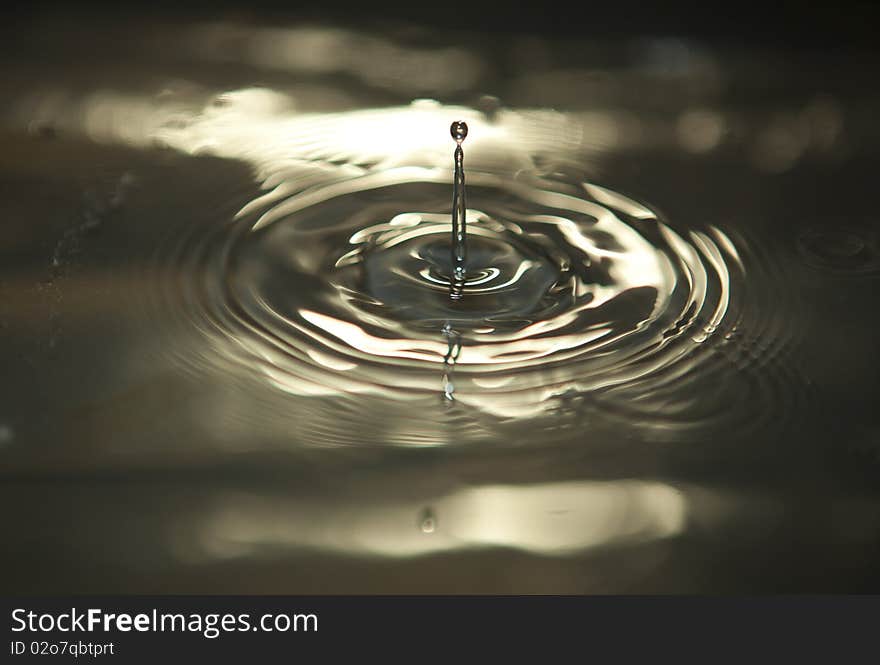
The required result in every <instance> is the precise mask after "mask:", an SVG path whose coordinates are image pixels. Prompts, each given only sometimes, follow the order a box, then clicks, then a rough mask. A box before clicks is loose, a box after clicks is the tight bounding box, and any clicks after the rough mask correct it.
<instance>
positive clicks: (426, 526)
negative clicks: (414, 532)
mask: <svg viewBox="0 0 880 665" xmlns="http://www.w3.org/2000/svg"><path fill="white" fill-rule="evenodd" d="M419 529H420V530H421V532H422V533H434V531H436V530H437V515H436V514H435V513H434V510H433V509H432V508H431V507H427V508H425V509H424V510H422V512H421V513H420V514H419Z"/></svg>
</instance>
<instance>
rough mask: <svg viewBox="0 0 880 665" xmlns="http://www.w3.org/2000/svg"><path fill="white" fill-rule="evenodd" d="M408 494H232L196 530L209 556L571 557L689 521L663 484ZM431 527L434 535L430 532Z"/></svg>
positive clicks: (658, 534) (655, 535)
mask: <svg viewBox="0 0 880 665" xmlns="http://www.w3.org/2000/svg"><path fill="white" fill-rule="evenodd" d="M412 505H413V504H412V502H398V503H389V502H381V503H378V504H376V505H367V506H354V505H344V504H343V505H341V506H333V505H332V503H331V504H330V505H328V503H327V502H326V501H321V502H316V503H310V502H303V501H293V500H284V499H278V498H273V499H266V498H261V497H257V496H243V495H234V496H230V497H229V498H228V499H227V500H226V501H224V502H223V503H222V504H221V505H220V506H218V508H217V509H216V511H215V512H214V513H213V515H211V516H209V517H208V518H207V519H206V521H205V523H204V524H203V525H202V526H201V527H200V529H199V545H200V547H201V551H202V555H203V556H207V557H212V558H214V557H216V558H221V559H223V558H228V557H253V556H258V557H259V556H265V555H266V554H268V553H272V552H274V553H275V554H276V555H277V554H278V551H279V548H283V549H301V548H318V549H321V550H329V551H338V552H341V553H348V554H355V553H356V554H366V555H370V556H384V557H411V556H422V555H426V554H433V553H437V552H442V551H447V550H458V549H470V548H492V547H503V548H512V549H517V550H523V551H526V552H531V553H535V554H542V555H544V556H571V555H574V554H576V553H578V552H581V551H584V550H588V549H592V548H596V547H603V546H614V545H617V546H620V545H624V544H630V545H632V544H637V543H643V542H649V541H652V540H658V539H663V538H669V537H672V536H675V535H677V534H679V533H681V531H682V530H683V528H684V526H685V522H686V519H687V503H686V500H685V497H684V496H683V495H682V493H681V492H679V491H677V490H676V489H674V488H672V487H669V486H668V485H664V484H662V483H650V482H641V481H613V482H611V481H609V482H600V481H590V482H586V481H584V482H563V483H547V484H541V485H531V486H510V485H489V486H484V487H471V488H467V489H463V490H459V491H456V492H453V493H450V494H447V495H444V496H438V497H433V498H431V499H430V505H431V508H430V509H428V510H426V511H422V512H420V513H419V515H418V523H416V521H415V519H414V511H413V507H412ZM426 536H429V537H426Z"/></svg>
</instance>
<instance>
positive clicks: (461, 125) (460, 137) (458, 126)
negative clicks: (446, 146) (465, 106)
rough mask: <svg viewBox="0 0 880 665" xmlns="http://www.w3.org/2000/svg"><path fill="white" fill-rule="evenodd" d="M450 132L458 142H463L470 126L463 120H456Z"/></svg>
mask: <svg viewBox="0 0 880 665" xmlns="http://www.w3.org/2000/svg"><path fill="white" fill-rule="evenodd" d="M449 133H450V134H451V135H452V138H453V139H454V140H455V142H456V143H461V142H462V141H464V140H465V139H466V138H467V135H468V126H467V123H466V122H464V121H463V120H456V121H455V122H453V123H452V125H450V127H449Z"/></svg>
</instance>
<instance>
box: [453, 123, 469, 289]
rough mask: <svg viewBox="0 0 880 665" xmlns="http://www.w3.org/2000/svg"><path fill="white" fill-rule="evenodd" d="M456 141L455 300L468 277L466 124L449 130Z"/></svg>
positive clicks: (454, 199)
mask: <svg viewBox="0 0 880 665" xmlns="http://www.w3.org/2000/svg"><path fill="white" fill-rule="evenodd" d="M449 133H450V134H451V135H452V138H453V139H454V140H455V154H454V160H455V174H454V176H453V186H452V276H451V279H450V280H449V295H450V297H451V298H453V299H454V300H458V299H459V298H461V295H462V290H463V288H464V280H465V278H466V276H467V205H466V199H465V189H464V187H465V185H464V150H463V149H462V147H461V144H462V143H463V142H464V140H465V139H466V138H467V135H468V126H467V123H466V122H463V121H461V120H456V121H455V122H453V123H452V125H451V126H450V128H449Z"/></svg>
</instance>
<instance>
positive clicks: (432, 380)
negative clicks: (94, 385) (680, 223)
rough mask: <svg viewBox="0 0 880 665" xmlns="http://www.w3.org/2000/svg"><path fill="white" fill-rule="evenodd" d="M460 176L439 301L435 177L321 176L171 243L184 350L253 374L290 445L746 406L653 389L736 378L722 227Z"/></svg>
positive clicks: (622, 202) (452, 436) (419, 171)
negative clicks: (199, 337)
mask: <svg viewBox="0 0 880 665" xmlns="http://www.w3.org/2000/svg"><path fill="white" fill-rule="evenodd" d="M468 178H469V179H468V194H469V201H470V202H472V203H473V204H474V208H473V209H469V210H468V237H469V265H468V279H467V282H466V283H465V284H464V287H463V294H462V297H461V298H460V299H457V300H456V299H452V298H450V297H449V286H448V285H449V272H450V256H449V228H450V227H449V222H450V213H449V203H450V201H449V197H450V187H449V182H450V179H451V174H450V172H449V171H446V170H443V169H435V168H420V167H406V168H399V169H394V170H388V171H382V172H373V173H368V174H366V175H362V176H360V177H353V178H347V179H341V180H336V181H331V182H323V183H321V184H316V185H313V186H311V187H308V188H305V189H302V190H301V191H299V192H297V193H294V194H292V195H286V196H285V197H283V198H281V199H280V200H274V201H273V200H272V199H271V197H270V198H269V199H267V201H264V202H261V205H250V206H247V207H246V212H245V213H244V214H242V215H240V216H239V218H238V219H236V220H234V221H233V222H231V223H230V224H228V225H225V226H221V227H217V228H215V229H214V230H213V231H212V232H210V233H199V234H198V236H197V237H195V236H194V237H191V238H190V239H189V240H188V241H187V242H183V243H180V244H179V246H178V247H177V248H176V252H175V253H174V254H172V255H169V256H168V257H166V261H168V262H169V265H170V266H172V267H173V270H172V273H173V274H174V275H175V284H174V285H173V286H172V288H170V289H168V292H169V294H171V293H174V292H181V293H183V294H184V297H183V300H184V301H185V303H186V304H185V306H184V307H183V311H184V312H185V313H186V315H187V317H188V319H189V320H190V322H191V324H194V325H195V326H197V327H198V328H199V329H200V330H202V331H203V332H205V334H206V335H207V336H208V337H209V338H210V341H209V344H208V345H207V347H206V351H205V352H204V353H202V354H201V356H200V360H199V362H209V363H211V364H214V365H215V366H218V367H221V368H222V370H223V371H224V372H232V373H233V374H235V375H237V376H242V377H249V378H257V379H258V380H259V381H260V382H261V383H263V384H264V385H268V386H271V387H272V388H273V389H274V392H275V393H276V394H277V395H281V396H282V398H281V399H279V400H277V401H276V402H275V404H274V406H273V409H275V410H276V412H277V411H282V410H287V411H288V412H289V413H290V414H295V417H296V418H297V419H298V423H299V424H298V425H297V429H296V433H297V436H298V437H299V438H300V439H302V440H303V441H304V442H306V443H325V444H326V443H328V442H329V443H337V444H346V443H355V442H358V441H362V440H368V441H379V442H384V443H392V444H398V445H402V444H409V445H418V444H421V445H425V444H428V445H440V444H447V443H450V442H455V441H466V440H473V439H483V440H488V439H492V438H496V437H497V435H498V432H499V431H501V430H516V428H518V427H519V426H520V425H521V424H522V423H523V422H524V421H529V423H530V427H529V428H528V431H530V432H532V433H533V434H534V432H539V431H553V432H561V433H564V432H565V430H566V426H570V425H571V424H572V423H575V424H576V423H579V422H580V423H582V422H583V418H584V416H585V414H589V413H595V411H596V408H597V405H605V404H607V403H609V401H610V402H611V403H612V406H611V408H605V407H604V406H602V408H601V409H600V410H601V411H602V414H601V417H602V418H603V419H604V420H606V421H609V422H611V421H614V420H617V419H618V417H620V418H625V419H632V421H633V422H641V423H643V424H645V425H646V426H649V425H650V426H653V425H654V424H655V421H656V420H657V419H660V420H661V421H662V422H663V423H664V425H663V426H661V429H663V427H664V426H665V427H666V428H667V429H668V428H669V425H670V423H675V422H676V420H681V422H682V425H681V427H677V428H675V429H676V431H686V430H687V429H689V428H693V427H694V426H695V423H698V422H699V421H700V420H701V418H704V417H705V418H706V419H709V420H712V419H714V420H716V421H719V422H720V421H723V420H724V418H723V417H719V414H723V413H729V412H731V410H732V411H733V412H735V413H739V412H741V411H742V412H745V411H746V409H739V408H737V406H736V402H737V399H741V394H740V398H737V397H736V396H735V395H736V393H735V394H734V397H733V398H731V397H730V396H729V395H728V396H725V395H724V394H717V393H718V392H719V390H721V389H720V388H718V386H717V385H716V384H713V385H714V387H715V390H713V391H709V392H708V393H703V394H700V393H699V392H694V391H685V393H682V394H687V398H686V399H679V400H678V402H676V404H677V406H674V407H673V406H671V404H670V402H669V400H668V399H666V398H663V397H662V395H663V394H664V390H668V389H670V387H671V386H675V385H678V386H679V387H681V386H688V385H692V382H693V379H694V377H697V376H712V375H717V372H716V370H718V369H719V368H721V369H723V368H726V369H728V370H731V371H733V372H736V371H737V368H736V363H735V361H730V360H728V361H726V360H725V357H728V358H729V357H730V353H729V351H726V350H722V347H725V345H727V347H729V345H730V343H731V342H730V340H731V337H732V336H733V337H735V336H736V334H737V333H736V330H737V322H738V321H739V319H740V318H741V312H740V310H739V305H738V300H737V298H738V291H739V286H738V285H739V284H740V283H741V282H742V273H743V269H742V265H741V261H740V257H739V255H738V253H737V250H736V248H735V247H734V245H733V243H732V242H731V241H730V239H729V238H727V237H726V236H725V235H724V234H723V233H721V232H720V231H719V230H718V229H713V228H709V229H706V230H705V231H691V232H688V233H686V234H680V233H679V232H677V231H676V230H674V229H673V228H672V227H671V226H670V225H669V224H667V223H666V222H664V221H662V220H661V219H660V218H659V216H658V215H657V214H655V213H654V212H653V211H652V210H650V209H649V208H648V207H646V206H644V205H641V204H639V203H637V202H635V201H632V200H630V199H628V198H626V197H624V196H622V195H620V194H617V193H615V192H612V191H610V190H607V189H605V188H602V187H599V186H597V185H594V184H577V185H575V184H570V183H568V184H566V183H561V182H555V181H547V180H537V179H526V178H510V177H503V176H499V175H494V174H491V173H471V174H469V176H468ZM170 297H173V296H170ZM713 368H714V369H713ZM750 390H751V389H750ZM723 392H724V391H723V390H721V393H723ZM707 394H708V395H709V399H708V400H707V399H706V396H707ZM283 395H287V396H288V399H287V400H286V401H285V400H284V399H283ZM291 395H295V396H301V397H303V398H304V400H291V399H290V398H289V397H290V396H291ZM658 395H659V396H661V397H658ZM612 398H613V399H612ZM694 403H699V404H702V406H699V404H698V405H697V406H696V407H695V406H694ZM706 405H708V407H707V406H706ZM706 408H709V409H710V410H713V409H714V410H715V411H717V413H715V415H714V416H713V415H712V413H709V414H707V413H704V412H705V409H706ZM523 431H525V430H523Z"/></svg>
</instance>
